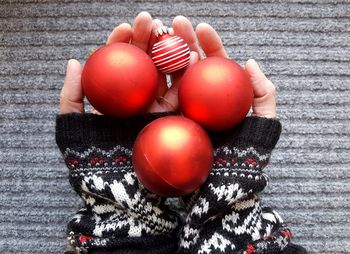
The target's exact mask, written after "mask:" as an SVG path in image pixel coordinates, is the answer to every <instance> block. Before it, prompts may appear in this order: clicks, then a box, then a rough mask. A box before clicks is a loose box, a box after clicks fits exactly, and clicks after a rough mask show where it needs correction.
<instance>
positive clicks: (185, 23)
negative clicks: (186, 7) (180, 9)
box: [173, 16, 200, 55]
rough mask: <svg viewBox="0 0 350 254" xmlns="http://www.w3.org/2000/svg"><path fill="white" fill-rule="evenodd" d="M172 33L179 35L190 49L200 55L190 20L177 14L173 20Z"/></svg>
mask: <svg viewBox="0 0 350 254" xmlns="http://www.w3.org/2000/svg"><path fill="white" fill-rule="evenodd" d="M173 29H174V33H175V34H176V35H178V36H180V37H181V38H182V39H184V41H185V42H186V43H187V44H188V46H189V48H190V50H191V51H194V52H197V53H198V55H200V48H199V46H198V43H197V38H196V33H195V31H194V29H193V26H192V24H191V22H190V21H189V20H188V19H187V18H185V17H184V16H177V17H175V18H174V20H173Z"/></svg>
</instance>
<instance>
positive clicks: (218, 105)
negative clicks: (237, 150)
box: [179, 57, 254, 131]
mask: <svg viewBox="0 0 350 254" xmlns="http://www.w3.org/2000/svg"><path fill="white" fill-rule="evenodd" d="M253 97H254V94H253V86H252V84H251V81H250V78H249V76H248V74H247V73H246V71H245V70H244V69H243V68H242V67H241V66H240V65H239V64H237V63H236V62H234V61H233V60H229V59H225V58H219V57H208V58H206V59H204V60H201V61H199V62H197V63H196V64H194V65H192V66H190V67H189V68H188V69H187V70H186V72H185V74H184V75H183V77H182V79H181V82H180V86H179V105H180V109H181V111H182V112H183V114H184V115H185V116H186V117H188V118H191V119H192V120H194V121H196V122H197V123H199V124H200V125H202V126H203V127H205V128H207V129H209V130H212V131H221V130H225V129H229V128H231V127H233V126H235V125H237V124H238V123H240V122H241V121H242V120H243V119H244V118H245V116H246V115H247V113H248V111H249V109H250V107H251V105H252V102H253Z"/></svg>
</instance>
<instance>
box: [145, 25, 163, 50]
mask: <svg viewBox="0 0 350 254" xmlns="http://www.w3.org/2000/svg"><path fill="white" fill-rule="evenodd" d="M161 26H163V22H162V21H160V20H159V19H154V20H152V32H151V35H150V39H149V44H148V50H147V52H148V53H149V54H150V53H151V52H152V47H153V45H154V44H155V43H156V42H157V37H156V33H155V32H156V30H157V29H158V27H161Z"/></svg>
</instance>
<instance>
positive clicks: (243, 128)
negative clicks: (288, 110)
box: [179, 117, 291, 254]
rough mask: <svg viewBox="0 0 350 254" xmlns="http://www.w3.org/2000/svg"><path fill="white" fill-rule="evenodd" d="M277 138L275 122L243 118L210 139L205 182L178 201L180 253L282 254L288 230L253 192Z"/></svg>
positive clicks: (259, 187) (259, 186)
mask: <svg viewBox="0 0 350 254" xmlns="http://www.w3.org/2000/svg"><path fill="white" fill-rule="evenodd" d="M280 133H281V124H280V122H279V121H278V120H276V119H267V118H259V117H248V118H246V119H245V120H244V122H243V123H242V124H241V125H239V126H238V127H236V128H234V129H231V130H228V131H226V132H223V133H216V134H211V137H212V141H213V145H214V163H213V167H212V171H211V173H210V176H209V178H208V179H207V181H206V183H205V184H204V185H203V186H201V188H200V189H199V190H198V191H196V192H195V193H194V194H193V195H190V196H187V197H184V198H183V201H184V203H185V204H186V207H187V209H188V211H189V213H188V216H187V218H186V224H185V226H184V227H183V230H182V232H181V237H180V249H179V253H240V254H243V253H246V254H251V253H269V254H273V253H281V251H282V250H283V249H285V248H286V246H287V245H288V244H289V240H290V237H291V234H290V231H289V229H287V228H285V226H284V225H283V223H282V220H281V218H280V217H279V216H278V214H277V213H276V212H275V211H272V210H271V209H263V208H262V207H261V206H260V200H259V198H258V193H259V192H261V191H262V190H263V189H264V188H265V187H266V185H267V183H268V177H267V175H266V174H265V170H264V169H265V167H266V165H267V164H268V162H269V158H270V155H271V152H272V150H273V148H274V147H275V145H276V143H277V141H278V139H279V136H280Z"/></svg>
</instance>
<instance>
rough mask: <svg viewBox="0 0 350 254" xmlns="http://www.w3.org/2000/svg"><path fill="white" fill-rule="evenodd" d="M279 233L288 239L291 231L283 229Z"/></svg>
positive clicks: (290, 236)
mask: <svg viewBox="0 0 350 254" xmlns="http://www.w3.org/2000/svg"><path fill="white" fill-rule="evenodd" d="M281 233H282V234H283V235H284V236H285V237H287V238H289V239H290V238H292V232H291V231H290V230H284V231H282V232H281Z"/></svg>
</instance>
